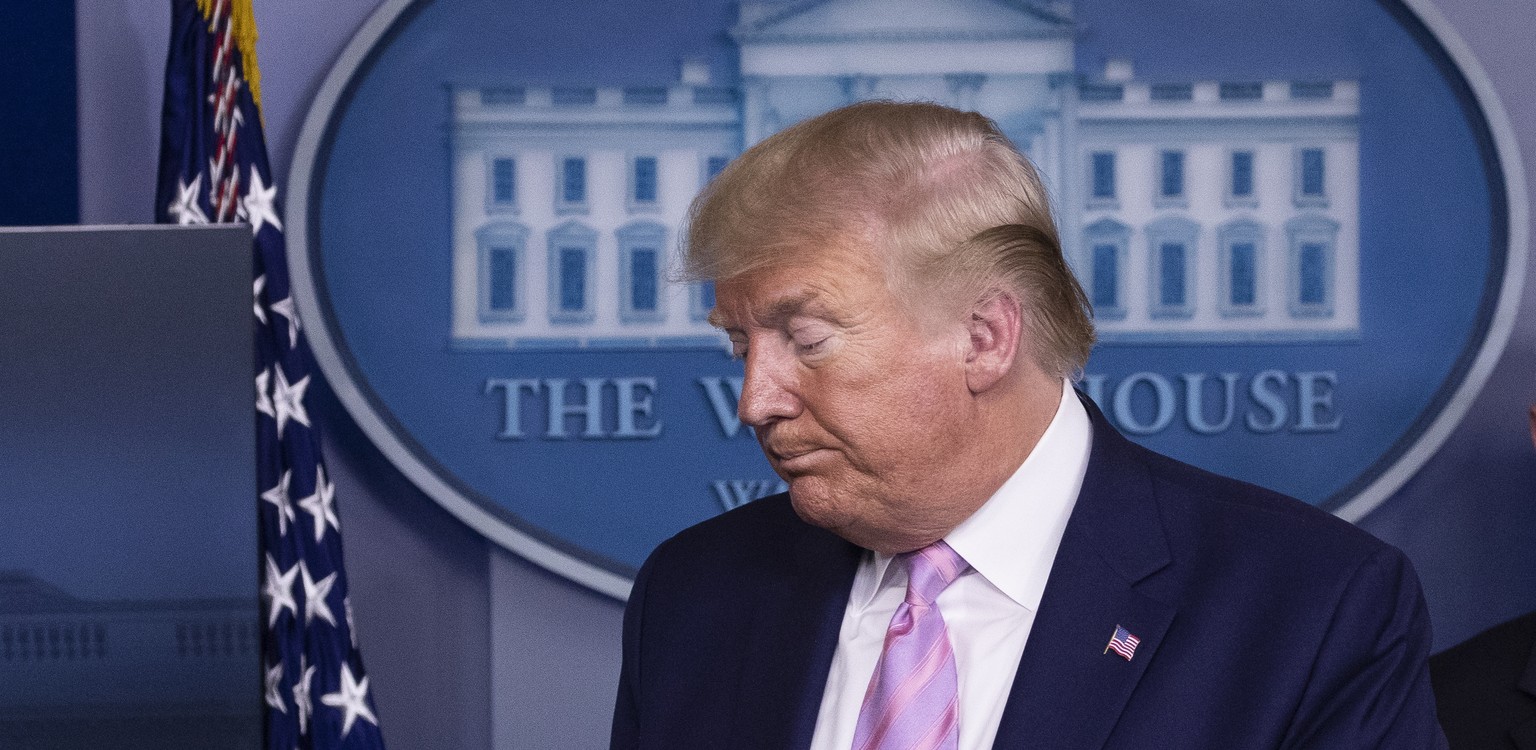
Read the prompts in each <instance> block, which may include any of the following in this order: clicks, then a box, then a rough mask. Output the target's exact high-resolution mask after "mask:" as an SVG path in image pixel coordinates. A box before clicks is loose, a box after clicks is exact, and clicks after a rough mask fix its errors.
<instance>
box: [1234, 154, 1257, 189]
mask: <svg viewBox="0 0 1536 750" xmlns="http://www.w3.org/2000/svg"><path fill="white" fill-rule="evenodd" d="M1252 195H1253V152H1252V151H1233V152H1232V197H1233V198H1248V197H1251V196H1252Z"/></svg>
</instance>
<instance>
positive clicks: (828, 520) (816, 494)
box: [789, 477, 848, 532]
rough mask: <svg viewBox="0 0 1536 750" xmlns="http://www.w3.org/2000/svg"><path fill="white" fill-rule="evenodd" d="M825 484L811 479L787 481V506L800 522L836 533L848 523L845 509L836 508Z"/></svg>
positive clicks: (834, 495)
mask: <svg viewBox="0 0 1536 750" xmlns="http://www.w3.org/2000/svg"><path fill="white" fill-rule="evenodd" d="M835 497H837V495H836V493H835V492H832V491H830V490H829V489H828V488H827V486H826V485H825V483H823V482H818V481H816V480H815V479H813V478H811V477H795V478H792V479H790V480H789V504H790V505H791V506H792V507H793V508H794V509H795V514H796V515H798V516H800V520H802V521H805V522H806V523H808V524H810V525H812V526H820V527H821V528H823V529H826V530H828V531H832V532H836V531H837V530H838V528H840V527H842V526H846V525H847V523H848V518H847V509H845V508H840V507H838V505H837V503H836V502H835V500H834V499H833V498H835Z"/></svg>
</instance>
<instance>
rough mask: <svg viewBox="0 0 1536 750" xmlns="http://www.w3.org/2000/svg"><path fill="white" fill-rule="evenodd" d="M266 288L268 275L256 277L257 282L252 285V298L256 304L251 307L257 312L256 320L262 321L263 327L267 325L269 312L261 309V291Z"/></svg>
mask: <svg viewBox="0 0 1536 750" xmlns="http://www.w3.org/2000/svg"><path fill="white" fill-rule="evenodd" d="M266 288H267V275H266V274H262V275H260V276H257V277H256V281H254V282H252V284H251V298H252V299H253V300H255V301H254V303H253V304H252V305H251V307H252V308H253V309H255V311H256V319H257V320H259V321H261V324H262V325H266V324H267V311H266V310H263V309H261V290H263V289H266Z"/></svg>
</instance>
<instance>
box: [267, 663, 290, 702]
mask: <svg viewBox="0 0 1536 750" xmlns="http://www.w3.org/2000/svg"><path fill="white" fill-rule="evenodd" d="M282 687H283V665H282V664H281V663H278V664H274V665H272V667H271V668H270V669H268V670H267V705H269V706H271V707H273V708H275V709H277V710H279V711H282V712H283V713H288V706H287V705H285V704H284V703H283V694H282V692H281V690H282Z"/></svg>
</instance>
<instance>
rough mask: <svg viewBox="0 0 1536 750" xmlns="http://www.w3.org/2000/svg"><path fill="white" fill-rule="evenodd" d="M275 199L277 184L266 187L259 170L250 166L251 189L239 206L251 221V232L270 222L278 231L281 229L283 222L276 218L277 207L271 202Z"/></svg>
mask: <svg viewBox="0 0 1536 750" xmlns="http://www.w3.org/2000/svg"><path fill="white" fill-rule="evenodd" d="M276 200H277V185H273V186H272V187H267V186H266V185H264V184H262V181H261V172H259V171H257V170H256V168H255V167H251V191H250V192H248V193H246V194H245V197H244V198H242V199H241V201H240V207H241V208H242V209H244V210H245V216H246V219H248V220H249V221H250V222H251V234H256V233H257V232H260V231H261V228H262V226H264V225H266V224H271V225H272V226H273V227H276V228H277V230H278V231H279V232H281V231H282V230H283V222H281V221H278V219H277V209H276V208H274V207H273V203H274V202H276Z"/></svg>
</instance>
